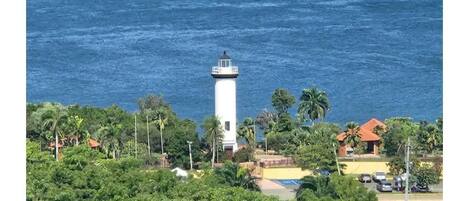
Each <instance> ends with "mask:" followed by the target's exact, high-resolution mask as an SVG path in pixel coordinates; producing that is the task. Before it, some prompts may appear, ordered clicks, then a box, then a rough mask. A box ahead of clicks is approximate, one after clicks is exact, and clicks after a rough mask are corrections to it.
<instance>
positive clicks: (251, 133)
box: [237, 117, 256, 148]
mask: <svg viewBox="0 0 469 201" xmlns="http://www.w3.org/2000/svg"><path fill="white" fill-rule="evenodd" d="M237 134H238V137H240V138H242V139H244V140H245V141H246V143H247V144H248V146H249V147H251V148H252V147H255V145H256V130H255V122H254V120H253V119H252V118H250V117H248V118H245V119H244V121H243V122H242V123H241V125H239V127H238V129H237Z"/></svg>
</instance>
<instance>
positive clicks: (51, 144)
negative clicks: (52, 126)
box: [49, 142, 64, 148]
mask: <svg viewBox="0 0 469 201" xmlns="http://www.w3.org/2000/svg"><path fill="white" fill-rule="evenodd" d="M63 146H64V145H63V144H62V143H60V142H59V145H58V147H59V148H62V147H63ZM49 147H50V148H55V142H51V143H49Z"/></svg>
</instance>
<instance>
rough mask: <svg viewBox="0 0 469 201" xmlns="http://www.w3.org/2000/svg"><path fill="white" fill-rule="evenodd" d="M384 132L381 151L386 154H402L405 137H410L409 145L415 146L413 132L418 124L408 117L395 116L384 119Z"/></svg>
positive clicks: (405, 141)
mask: <svg viewBox="0 0 469 201" xmlns="http://www.w3.org/2000/svg"><path fill="white" fill-rule="evenodd" d="M384 123H385V124H386V127H387V128H386V132H385V133H384V134H383V136H382V138H383V144H384V146H383V148H384V149H383V152H384V153H385V154H386V155H387V156H391V157H392V156H398V155H403V154H404V152H405V144H406V143H407V138H408V137H410V138H411V146H414V147H415V144H414V143H415V142H414V138H415V133H416V131H417V129H418V125H417V124H415V123H414V122H412V119H410V118H403V117H396V118H391V119H386V120H385V122H384Z"/></svg>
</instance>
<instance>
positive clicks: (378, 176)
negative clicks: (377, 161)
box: [373, 172, 386, 183]
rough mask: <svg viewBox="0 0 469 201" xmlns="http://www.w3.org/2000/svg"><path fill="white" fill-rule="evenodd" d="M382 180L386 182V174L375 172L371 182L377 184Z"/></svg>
mask: <svg viewBox="0 0 469 201" xmlns="http://www.w3.org/2000/svg"><path fill="white" fill-rule="evenodd" d="M382 180H386V174H385V173H384V172H375V174H374V175H373V181H375V182H376V183H378V182H379V181H382Z"/></svg>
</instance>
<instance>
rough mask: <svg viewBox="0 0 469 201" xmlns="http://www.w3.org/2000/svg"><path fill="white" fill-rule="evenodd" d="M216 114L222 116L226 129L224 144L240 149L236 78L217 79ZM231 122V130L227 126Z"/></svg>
mask: <svg viewBox="0 0 469 201" xmlns="http://www.w3.org/2000/svg"><path fill="white" fill-rule="evenodd" d="M215 115H216V116H218V117H219V118H220V123H221V125H222V127H223V130H224V138H223V146H224V147H225V146H232V147H233V151H236V150H237V149H238V144H237V142H236V79H235V78H216V79H215ZM226 121H229V122H230V130H229V131H227V130H226V128H225V122H226Z"/></svg>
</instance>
